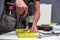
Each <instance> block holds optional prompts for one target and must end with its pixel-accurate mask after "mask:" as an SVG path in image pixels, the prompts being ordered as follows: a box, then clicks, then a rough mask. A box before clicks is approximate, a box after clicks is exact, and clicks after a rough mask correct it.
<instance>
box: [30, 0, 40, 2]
mask: <svg viewBox="0 0 60 40" xmlns="http://www.w3.org/2000/svg"><path fill="white" fill-rule="evenodd" d="M34 1H39V2H40V0H30V2H34Z"/></svg>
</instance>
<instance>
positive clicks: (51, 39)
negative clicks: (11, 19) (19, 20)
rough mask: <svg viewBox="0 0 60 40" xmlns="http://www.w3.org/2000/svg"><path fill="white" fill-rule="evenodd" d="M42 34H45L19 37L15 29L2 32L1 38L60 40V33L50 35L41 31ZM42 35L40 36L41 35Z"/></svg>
mask: <svg viewBox="0 0 60 40" xmlns="http://www.w3.org/2000/svg"><path fill="white" fill-rule="evenodd" d="M39 34H41V35H43V36H42V37H40V38H18V37H17V35H16V32H15V31H12V32H9V33H6V34H2V35H0V39H4V40H5V39H6V40H28V39H30V40H60V35H52V36H51V35H50V36H46V35H45V34H42V33H39ZM41 35H40V36H41Z"/></svg>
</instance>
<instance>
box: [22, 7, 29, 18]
mask: <svg viewBox="0 0 60 40" xmlns="http://www.w3.org/2000/svg"><path fill="white" fill-rule="evenodd" d="M27 14H28V8H25V12H24V15H23V17H26V16H27Z"/></svg>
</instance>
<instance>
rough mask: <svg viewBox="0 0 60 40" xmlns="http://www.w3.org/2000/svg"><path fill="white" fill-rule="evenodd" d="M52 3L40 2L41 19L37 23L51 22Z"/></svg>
mask: <svg viewBox="0 0 60 40" xmlns="http://www.w3.org/2000/svg"><path fill="white" fill-rule="evenodd" d="M51 11H52V4H40V19H39V21H38V23H37V25H41V24H50V23H51Z"/></svg>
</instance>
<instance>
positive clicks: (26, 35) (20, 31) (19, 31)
mask: <svg viewBox="0 0 60 40" xmlns="http://www.w3.org/2000/svg"><path fill="white" fill-rule="evenodd" d="M16 33H17V36H18V37H19V38H37V37H39V35H38V34H37V33H33V32H30V31H24V30H23V29H16Z"/></svg>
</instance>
